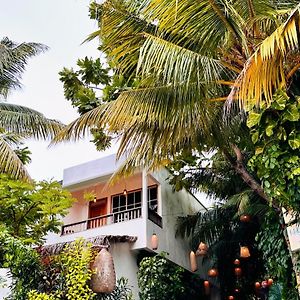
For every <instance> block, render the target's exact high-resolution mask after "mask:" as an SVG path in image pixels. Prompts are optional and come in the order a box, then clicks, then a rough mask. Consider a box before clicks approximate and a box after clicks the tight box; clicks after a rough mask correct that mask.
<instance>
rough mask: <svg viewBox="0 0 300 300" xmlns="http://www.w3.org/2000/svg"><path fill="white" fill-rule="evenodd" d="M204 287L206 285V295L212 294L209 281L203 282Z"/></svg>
mask: <svg viewBox="0 0 300 300" xmlns="http://www.w3.org/2000/svg"><path fill="white" fill-rule="evenodd" d="M203 285H204V291H205V295H209V293H210V284H209V281H208V280H205V281H204V282H203Z"/></svg>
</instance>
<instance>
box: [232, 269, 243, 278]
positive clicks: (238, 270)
mask: <svg viewBox="0 0 300 300" xmlns="http://www.w3.org/2000/svg"><path fill="white" fill-rule="evenodd" d="M234 274H235V275H236V276H238V277H239V276H241V275H242V269H241V268H235V269H234Z"/></svg>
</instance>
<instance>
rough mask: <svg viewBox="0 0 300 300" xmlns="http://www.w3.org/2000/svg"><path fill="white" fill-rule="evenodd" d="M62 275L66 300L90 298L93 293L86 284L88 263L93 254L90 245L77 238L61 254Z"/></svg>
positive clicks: (87, 299) (88, 272)
mask: <svg viewBox="0 0 300 300" xmlns="http://www.w3.org/2000/svg"><path fill="white" fill-rule="evenodd" d="M60 259H61V265H62V276H63V277H64V278H65V289H66V295H65V298H66V299H68V300H90V299H93V298H94V296H95V294H94V292H93V291H92V290H91V288H90V287H89V285H88V281H89V280H90V279H91V276H92V271H91V269H90V263H91V262H92V259H93V255H92V250H91V245H87V244H86V243H85V242H84V240H77V241H75V242H73V243H71V244H69V245H67V246H66V247H65V249H64V252H63V253H62V254H61V257H60Z"/></svg>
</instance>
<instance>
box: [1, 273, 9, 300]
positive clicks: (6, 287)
mask: <svg viewBox="0 0 300 300" xmlns="http://www.w3.org/2000/svg"><path fill="white" fill-rule="evenodd" d="M0 278H2V279H4V280H5V285H4V286H1V284H0V300H2V299H5V297H7V296H8V295H9V293H10V289H9V285H10V284H11V277H10V276H9V272H8V269H0Z"/></svg>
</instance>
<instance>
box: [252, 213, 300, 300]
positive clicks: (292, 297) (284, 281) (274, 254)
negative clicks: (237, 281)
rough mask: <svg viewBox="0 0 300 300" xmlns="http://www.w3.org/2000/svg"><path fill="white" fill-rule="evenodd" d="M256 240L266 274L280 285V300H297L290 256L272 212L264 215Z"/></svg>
mask: <svg viewBox="0 0 300 300" xmlns="http://www.w3.org/2000/svg"><path fill="white" fill-rule="evenodd" d="M256 240H257V242H258V248H259V250H260V251H261V253H262V254H263V259H264V262H265V267H266V269H267V274H270V275H271V276H272V278H274V279H275V281H277V282H279V283H280V285H281V288H282V291H281V293H282V300H298V299H299V295H298V292H297V289H296V288H295V287H296V278H295V274H294V272H292V270H293V265H292V261H291V257H290V254H289V251H288V249H287V246H286V244H285V241H284V237H283V229H282V227H281V226H280V222H279V220H278V217H277V216H276V215H274V213H269V214H268V215H266V218H265V221H264V223H263V225H262V228H261V231H260V232H259V233H258V234H257V237H256Z"/></svg>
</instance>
